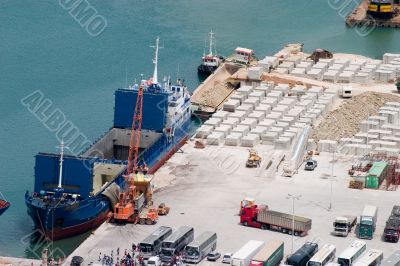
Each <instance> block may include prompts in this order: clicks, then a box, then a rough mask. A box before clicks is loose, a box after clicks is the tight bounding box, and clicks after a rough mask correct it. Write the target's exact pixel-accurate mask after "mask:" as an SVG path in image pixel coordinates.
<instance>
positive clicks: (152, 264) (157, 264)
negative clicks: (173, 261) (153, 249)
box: [147, 256, 161, 266]
mask: <svg viewBox="0 0 400 266" xmlns="http://www.w3.org/2000/svg"><path fill="white" fill-rule="evenodd" d="M147 265H149V266H161V260H160V257H158V256H153V257H150V258H149V259H148V260H147Z"/></svg>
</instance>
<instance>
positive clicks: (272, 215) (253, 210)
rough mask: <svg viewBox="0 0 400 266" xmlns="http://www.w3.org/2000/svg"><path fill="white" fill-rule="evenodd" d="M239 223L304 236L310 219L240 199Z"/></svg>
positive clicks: (309, 224)
mask: <svg viewBox="0 0 400 266" xmlns="http://www.w3.org/2000/svg"><path fill="white" fill-rule="evenodd" d="M240 223H241V224H242V225H244V226H251V227H256V228H261V229H263V230H267V229H269V230H275V231H280V232H282V233H287V234H293V233H294V235H296V236H305V235H307V233H308V231H309V230H311V223H312V220H311V219H308V218H304V217H300V216H294V227H293V215H291V214H287V213H283V212H277V211H272V210H269V209H268V206H266V205H255V204H254V201H249V200H244V201H242V204H241V208H240Z"/></svg>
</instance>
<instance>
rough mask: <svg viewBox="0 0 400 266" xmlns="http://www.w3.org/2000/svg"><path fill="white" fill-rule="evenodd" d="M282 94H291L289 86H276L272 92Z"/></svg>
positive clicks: (281, 84)
mask: <svg viewBox="0 0 400 266" xmlns="http://www.w3.org/2000/svg"><path fill="white" fill-rule="evenodd" d="M279 91H281V92H282V96H283V95H287V94H288V92H289V84H283V83H279V84H278V85H277V86H275V88H274V89H273V90H272V92H279Z"/></svg>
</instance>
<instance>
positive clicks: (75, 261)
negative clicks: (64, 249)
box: [70, 256, 83, 266]
mask: <svg viewBox="0 0 400 266" xmlns="http://www.w3.org/2000/svg"><path fill="white" fill-rule="evenodd" d="M82 263H83V258H82V257H81V256H74V257H73V258H72V260H71V264H70V265H71V266H80V265H82Z"/></svg>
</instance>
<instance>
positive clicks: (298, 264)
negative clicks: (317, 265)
mask: <svg viewBox="0 0 400 266" xmlns="http://www.w3.org/2000/svg"><path fill="white" fill-rule="evenodd" d="M317 251H318V244H317V243H314V242H306V243H304V245H303V246H301V248H299V249H298V250H296V252H295V253H293V254H292V255H290V256H289V257H288V258H287V260H286V264H288V265H292V266H306V265H307V262H308V261H309V260H310V259H311V258H312V256H314V254H315V253H317Z"/></svg>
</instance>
